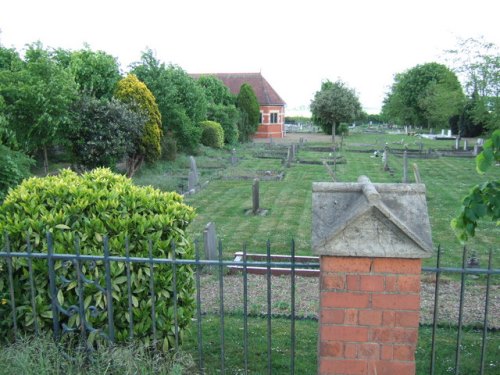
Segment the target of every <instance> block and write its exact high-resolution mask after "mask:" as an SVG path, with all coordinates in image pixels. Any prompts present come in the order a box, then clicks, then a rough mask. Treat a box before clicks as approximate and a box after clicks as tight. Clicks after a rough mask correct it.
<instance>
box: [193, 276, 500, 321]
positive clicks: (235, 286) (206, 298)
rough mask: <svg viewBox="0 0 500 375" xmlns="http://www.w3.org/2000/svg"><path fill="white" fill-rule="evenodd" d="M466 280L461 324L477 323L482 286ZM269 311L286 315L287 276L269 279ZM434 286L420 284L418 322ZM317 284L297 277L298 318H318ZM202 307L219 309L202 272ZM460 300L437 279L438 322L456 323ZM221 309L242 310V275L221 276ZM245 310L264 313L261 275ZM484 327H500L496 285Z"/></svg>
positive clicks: (215, 291)
mask: <svg viewBox="0 0 500 375" xmlns="http://www.w3.org/2000/svg"><path fill="white" fill-rule="evenodd" d="M472 283H473V281H468V282H466V288H465V293H464V314H463V324H464V325H471V324H472V325H475V324H481V325H482V322H483V320H484V301H485V295H486V286H483V285H474V284H472ZM271 285H272V287H271V290H272V293H271V295H272V296H271V306H272V310H271V311H272V314H281V315H289V314H290V295H291V294H290V289H291V288H290V277H289V276H288V277H285V276H273V277H272V278H271ZM434 285H435V283H434V282H432V281H430V280H427V279H426V280H424V281H422V283H421V290H422V293H421V296H422V298H421V303H420V306H421V316H420V322H421V323H422V324H432V315H433V310H434V290H435V289H434ZM318 295H319V286H318V278H316V277H297V278H296V295H295V302H296V303H295V309H296V315H297V316H298V317H314V318H317V317H318V307H319V300H318ZM201 299H202V310H203V312H208V313H217V312H218V311H219V306H220V302H219V280H218V278H217V276H215V275H203V276H202V278H201ZM459 301H460V282H458V281H441V282H440V293H439V314H438V322H439V323H451V324H454V325H455V324H457V322H458V314H459ZM224 309H225V312H242V311H243V277H242V276H241V275H227V276H225V277H224ZM248 313H249V314H266V313H267V280H266V277H265V276H260V275H248ZM488 326H489V327H491V328H497V329H498V328H500V285H492V286H491V288H490V302H489V314H488Z"/></svg>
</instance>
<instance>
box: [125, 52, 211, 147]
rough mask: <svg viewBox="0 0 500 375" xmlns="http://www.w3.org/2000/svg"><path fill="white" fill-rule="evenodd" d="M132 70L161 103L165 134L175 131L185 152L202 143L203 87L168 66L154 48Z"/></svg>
mask: <svg viewBox="0 0 500 375" xmlns="http://www.w3.org/2000/svg"><path fill="white" fill-rule="evenodd" d="M132 73H134V74H136V75H137V77H138V78H139V79H140V80H141V81H143V82H144V83H145V84H146V85H147V86H148V88H149V89H150V90H151V92H152V93H153V95H154V96H155V98H156V101H157V103H158V108H159V110H160V113H161V117H162V126H163V131H164V132H165V133H168V132H173V134H174V137H175V138H176V140H177V144H178V145H179V146H180V147H181V148H183V149H184V150H186V151H191V150H194V149H195V148H196V147H197V146H198V145H199V143H200V137H201V128H200V127H199V123H200V121H203V120H205V119H206V115H207V102H206V98H205V93H204V91H203V89H202V88H201V87H200V86H199V85H197V84H196V82H195V81H194V80H193V79H192V78H191V77H190V76H189V75H188V74H187V73H186V72H184V71H183V70H182V69H181V68H179V67H177V66H174V65H169V66H168V67H167V66H165V64H164V63H162V62H160V61H159V60H158V59H157V58H156V57H155V56H154V53H153V51H152V50H150V49H149V50H146V51H145V52H143V53H142V58H141V61H140V62H138V63H135V64H133V68H132Z"/></svg>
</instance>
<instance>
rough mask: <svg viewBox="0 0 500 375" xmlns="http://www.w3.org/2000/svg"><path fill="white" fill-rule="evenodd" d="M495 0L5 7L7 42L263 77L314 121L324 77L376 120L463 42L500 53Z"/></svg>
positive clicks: (212, 0) (100, 1) (1, 21)
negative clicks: (403, 89)
mask: <svg viewBox="0 0 500 375" xmlns="http://www.w3.org/2000/svg"><path fill="white" fill-rule="evenodd" d="M499 12H500V2H499V1H498V0H475V1H473V2H472V1H470V0H468V1H464V0H419V1H415V0H413V1H406V0H399V1H392V0H349V1H345V0H344V1H336V0H329V1H328V0H300V1H296V0H287V1H286V0H285V1H282V0H251V1H249V0H247V1H240V0H181V1H177V0H170V1H168V0H163V1H161V0H141V1H130V0H119V1H116V0H85V1H82V0H16V1H8V0H2V4H1V6H0V30H1V32H0V44H1V45H3V46H4V47H15V48H16V49H17V50H18V51H20V52H22V50H23V48H24V47H25V45H26V44H28V43H32V42H35V41H41V42H42V43H43V45H44V46H46V47H53V48H64V49H70V50H78V49H81V48H83V47H84V44H85V43H86V44H88V45H89V46H90V48H91V49H92V50H102V51H105V52H107V53H109V54H111V55H113V56H115V57H117V58H118V61H119V62H120V66H121V69H122V71H123V72H126V71H128V69H129V65H130V64H131V63H133V62H136V61H139V60H140V56H141V52H142V51H144V50H145V49H146V48H151V49H152V50H153V51H155V53H156V56H157V58H158V59H159V60H161V61H163V62H165V63H167V64H168V63H172V64H175V65H178V66H180V67H181V68H182V69H184V70H185V71H186V72H188V73H233V72H261V73H262V75H263V76H264V77H265V78H266V80H267V81H268V82H269V83H270V84H271V86H273V88H274V89H275V90H276V91H277V92H278V94H279V95H280V96H281V97H282V98H283V99H284V100H285V102H286V103H287V107H286V113H287V115H309V112H308V108H309V104H310V102H311V100H312V99H313V98H314V94H315V92H316V91H318V90H319V89H320V87H321V82H323V81H324V80H327V79H329V80H331V81H336V80H337V79H341V80H342V81H344V82H345V83H346V84H347V85H348V86H349V87H351V88H353V89H354V90H355V91H356V93H357V94H358V97H359V99H360V102H361V105H362V107H363V109H364V110H365V111H366V112H368V113H378V112H379V111H380V109H381V106H382V102H383V99H384V97H385V95H386V93H387V92H388V90H389V88H390V86H391V84H392V82H393V78H394V75H395V74H396V73H401V72H404V71H406V70H407V69H410V68H412V67H414V66H416V65H418V64H423V63H427V62H433V61H437V62H442V63H443V62H445V60H444V58H445V54H444V51H445V50H447V49H452V48H454V47H456V45H457V41H458V39H459V38H462V39H466V38H470V37H473V38H479V37H481V36H483V37H484V39H485V40H486V41H488V42H492V43H495V44H496V45H497V46H500V27H499V25H498V14H499Z"/></svg>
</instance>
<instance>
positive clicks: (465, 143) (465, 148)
mask: <svg viewBox="0 0 500 375" xmlns="http://www.w3.org/2000/svg"><path fill="white" fill-rule="evenodd" d="M464 151H467V139H464Z"/></svg>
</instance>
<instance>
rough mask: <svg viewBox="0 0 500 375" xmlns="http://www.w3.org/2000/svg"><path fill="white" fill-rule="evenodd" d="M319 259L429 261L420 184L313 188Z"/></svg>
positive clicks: (316, 185)
mask: <svg viewBox="0 0 500 375" xmlns="http://www.w3.org/2000/svg"><path fill="white" fill-rule="evenodd" d="M312 206H313V213H312V215H313V232H312V245H313V252H314V253H315V254H317V255H333V256H370V257H393V258H428V257H431V256H432V251H433V245H432V236H431V227H430V223H429V217H428V212H427V202H426V198H425V185H423V184H374V183H372V182H371V181H370V180H369V178H368V177H366V176H360V177H359V178H358V181H357V183H335V182H334V183H332V182H315V183H313V204H312Z"/></svg>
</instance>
